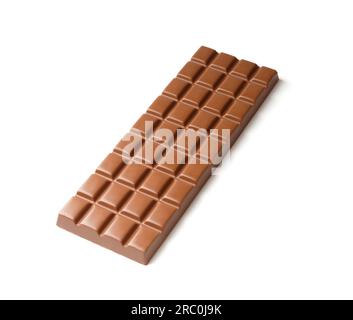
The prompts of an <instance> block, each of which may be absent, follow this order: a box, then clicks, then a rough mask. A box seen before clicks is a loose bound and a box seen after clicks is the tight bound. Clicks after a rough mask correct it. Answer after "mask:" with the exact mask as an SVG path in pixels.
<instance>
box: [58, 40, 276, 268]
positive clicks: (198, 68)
mask: <svg viewBox="0 0 353 320" xmlns="http://www.w3.org/2000/svg"><path fill="white" fill-rule="evenodd" d="M277 81H278V75H277V72H276V71H275V70H273V69H270V68H267V67H259V66H258V65H257V64H255V63H252V62H250V61H247V60H238V59H237V58H235V57H233V56H232V55H229V54H225V53H217V52H216V51H215V50H213V49H211V48H207V47H201V48H199V49H198V50H197V51H196V53H195V54H194V55H193V56H192V57H191V60H190V61H189V62H187V63H186V64H185V66H184V67H182V68H181V69H180V71H179V73H178V74H177V76H176V78H174V79H173V80H172V81H171V82H170V83H169V84H168V85H167V86H166V87H165V89H164V90H163V92H162V94H161V95H160V96H158V97H157V98H156V100H155V101H153V103H152V104H151V105H150V106H149V108H148V109H147V112H146V113H144V114H143V115H142V116H141V117H140V118H139V119H138V120H137V121H136V123H135V124H134V125H133V126H132V128H131V131H130V132H129V133H128V134H127V135H126V136H125V137H124V138H123V139H121V141H119V142H118V143H117V145H116V146H115V148H114V150H113V151H112V153H110V154H109V155H108V156H106V157H105V158H104V159H103V161H102V162H101V163H100V165H99V166H98V168H97V169H96V171H95V172H94V173H93V174H92V175H91V176H90V177H89V178H88V179H87V180H86V182H85V183H84V184H83V185H82V186H81V187H80V188H79V190H78V192H77V194H76V195H75V196H74V197H73V198H71V199H70V200H69V202H68V203H67V204H66V205H65V206H64V208H63V209H62V210H61V211H60V213H59V216H58V221H57V224H58V226H59V227H61V228H64V229H66V230H68V231H70V232H72V233H75V234H76V235H79V236H81V237H83V238H85V239H88V240H90V241H92V242H95V243H97V244H99V245H101V246H103V247H105V248H108V249H110V250H113V251H115V252H117V253H119V254H122V255H124V256H126V257H128V258H130V259H133V260H135V261H137V262H140V263H143V264H147V263H148V262H149V260H150V259H151V258H152V256H153V255H154V253H155V252H156V251H157V249H158V248H159V246H160V245H161V244H162V243H163V241H164V240H165V238H166V237H167V235H168V234H169V233H170V231H171V230H172V228H173V227H174V226H175V224H176V223H177V221H178V220H179V218H180V217H181V216H182V215H183V213H184V212H185V210H186V209H187V207H188V206H189V204H190V203H191V201H192V200H193V199H194V197H195V196H196V195H197V193H198V192H199V191H200V189H201V188H202V186H203V185H204V183H205V182H206V181H207V180H208V178H209V177H210V176H211V173H212V168H213V166H216V165H217V164H218V162H217V161H215V159H216V158H217V159H218V158H220V159H221V156H220V155H221V154H222V152H221V151H222V147H223V146H224V145H225V141H224V140H223V136H222V134H221V132H222V131H220V130H222V129H227V130H229V131H228V132H229V133H230V145H232V144H233V143H234V142H235V141H236V140H237V138H238V137H239V135H240V134H241V132H242V130H243V129H244V128H245V126H246V125H247V124H248V122H249V121H250V119H251V117H252V116H253V115H254V114H255V112H256V111H257V109H258V108H259V106H260V105H261V103H262V102H263V101H264V99H265V98H266V96H267V95H268V94H269V93H270V91H271V90H272V88H273V87H274V85H275V84H276V82H277ZM146 123H152V124H153V128H152V130H149V131H148V132H146ZM180 129H187V130H199V131H198V132H200V133H199V134H198V135H197V137H196V139H192V138H190V137H188V136H187V133H186V132H187V131H186V132H185V131H184V132H179V131H180ZM215 129H218V131H217V130H215ZM204 138H206V139H204ZM212 145H213V146H215V148H213V149H212V148H211V146H212ZM149 146H152V150H153V152H152V156H153V157H152V160H151V159H150V156H151V154H150V148H149ZM205 150H206V152H204V151H205ZM126 157H127V158H130V162H129V161H125V160H126V159H125V158H126ZM170 159H172V160H173V161H169V160H170Z"/></svg>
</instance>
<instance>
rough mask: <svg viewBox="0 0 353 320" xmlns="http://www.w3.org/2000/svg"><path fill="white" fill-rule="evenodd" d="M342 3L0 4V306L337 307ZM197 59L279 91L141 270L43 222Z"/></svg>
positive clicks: (346, 188) (352, 158) (346, 27)
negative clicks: (270, 78)
mask: <svg viewBox="0 0 353 320" xmlns="http://www.w3.org/2000/svg"><path fill="white" fill-rule="evenodd" d="M350 3H351V1H334V2H332V3H331V2H328V1H295V2H292V3H289V2H287V1H270V0H267V1H219V0H218V1H190V0H189V1H180V0H178V1H174V2H171V1H87V0H85V1H72V0H70V1H1V2H0V142H1V145H0V150H1V158H0V164H1V165H0V197H1V207H0V227H1V231H0V263H1V264H0V298H120V299H122V298H131V299H134V298H145V299H148V298H150V299H154V298H176V299H178V298H184V299H188V298H200V299H202V298H233V299H235V298H240V299H247V298H269V299H272V298H284V299H286V298H304V299H305V298H353V272H352V270H353V257H352V252H353V225H352V224H353V216H352V214H353V204H352V184H353V169H352V162H353V152H352V137H353V126H352V119H353V105H352V94H351V92H352V75H353V68H352V56H353V49H352V46H351V43H352V41H351V35H352V34H351V32H352V30H353V23H352V8H351V6H350ZM201 45H207V46H210V47H213V48H214V49H216V50H218V51H224V52H227V53H230V54H234V55H235V56H237V57H238V58H245V59H248V60H251V61H254V62H256V63H258V64H261V65H266V66H269V67H272V68H275V69H277V70H278V72H279V75H280V78H281V82H280V83H279V84H278V86H277V87H276V88H275V90H274V92H273V94H271V96H270V97H269V98H268V100H267V101H266V103H265V104H264V105H263V107H262V109H261V111H260V112H259V113H258V114H257V116H256V117H255V118H254V119H253V121H252V123H251V125H250V126H249V127H248V128H247V130H246V131H245V132H244V135H243V136H242V137H241V139H240V140H239V141H238V143H237V144H236V146H235V148H234V152H233V154H232V160H231V161H230V162H229V163H227V164H226V165H225V166H223V167H222V168H221V169H220V172H219V175H217V176H216V177H214V178H213V179H212V181H210V182H209V184H208V185H207V187H206V188H205V189H204V191H203V192H202V193H201V194H200V195H199V197H198V198H197V200H196V201H195V204H194V205H192V207H191V208H190V210H188V211H187V213H186V214H185V216H184V217H183V219H182V220H181V222H180V223H179V225H178V226H177V227H176V228H175V229H174V231H173V232H172V233H171V235H170V237H169V238H168V239H167V241H166V242H165V244H164V245H163V246H162V247H161V249H160V251H159V252H158V254H156V256H155V257H154V259H153V260H152V261H151V263H150V264H149V265H148V266H143V265H140V264H138V263H135V262H133V261H130V260H128V259H126V258H124V257H122V256H120V255H117V254H115V253H112V252H110V251H108V250H106V249H103V248H101V247H99V246H97V245H94V244H91V243H89V242H88V241H86V240H83V239H81V238H79V237H77V236H74V235H72V234H70V233H68V232H66V231H63V230H61V229H59V228H58V227H56V225H55V223H56V218H57V213H58V211H59V210H60V208H61V207H62V206H63V205H64V204H65V203H66V201H67V200H68V199H69V198H70V197H71V196H72V195H73V194H74V192H75V191H76V190H77V188H78V187H79V186H80V185H81V184H82V183H83V181H84V180H85V179H86V178H87V177H88V175H89V174H90V173H91V172H92V171H93V170H94V169H95V167H96V166H97V165H98V164H99V163H100V162H101V160H102V159H103V158H104V156H105V155H106V154H107V153H108V152H110V151H111V150H112V148H113V147H114V145H115V143H116V142H117V141H118V140H119V139H120V138H121V137H122V136H123V134H124V133H125V132H127V131H128V129H129V128H130V126H131V125H132V124H133V123H134V121H135V120H136V119H137V118H138V117H139V116H140V115H141V114H142V112H143V111H144V110H145V109H146V108H147V107H148V106H149V104H150V103H151V102H152V101H153V100H154V98H155V97H156V96H157V95H158V94H159V93H160V92H161V91H162V89H163V88H164V86H165V85H166V84H167V83H168V82H169V80H171V78H172V77H173V76H174V75H175V74H176V73H177V72H178V71H179V69H180V68H181V67H182V65H183V64H184V63H185V62H186V61H187V59H189V58H190V56H191V55H192V54H193V52H194V51H195V50H196V49H197V48H198V47H199V46H201Z"/></svg>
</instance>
